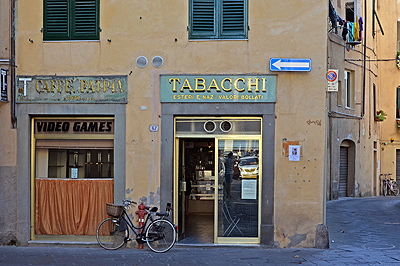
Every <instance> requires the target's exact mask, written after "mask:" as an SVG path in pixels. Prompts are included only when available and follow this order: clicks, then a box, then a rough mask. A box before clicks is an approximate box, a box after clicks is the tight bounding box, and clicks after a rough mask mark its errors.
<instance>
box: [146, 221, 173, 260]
mask: <svg viewBox="0 0 400 266" xmlns="http://www.w3.org/2000/svg"><path fill="white" fill-rule="evenodd" d="M175 241H176V229H175V225H174V224H173V223H172V222H170V221H168V220H166V219H158V220H155V221H153V222H152V223H151V224H150V225H149V226H148V227H147V229H146V242H147V245H148V246H149V248H150V249H151V250H152V251H154V252H157V253H162V252H167V251H168V250H170V249H171V248H172V247H173V246H174V244H175Z"/></svg>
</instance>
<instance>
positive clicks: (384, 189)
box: [383, 182, 387, 196]
mask: <svg viewBox="0 0 400 266" xmlns="http://www.w3.org/2000/svg"><path fill="white" fill-rule="evenodd" d="M386 195H387V184H386V183H385V182H384V183H383V196H386Z"/></svg>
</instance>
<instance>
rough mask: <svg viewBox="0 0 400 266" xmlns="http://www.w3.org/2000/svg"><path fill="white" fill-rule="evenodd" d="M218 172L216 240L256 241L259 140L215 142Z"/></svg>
mask: <svg viewBox="0 0 400 266" xmlns="http://www.w3.org/2000/svg"><path fill="white" fill-rule="evenodd" d="M218 171H219V177H218V237H258V202H259V201H258V197H259V195H258V191H259V189H258V187H259V140H219V141H218Z"/></svg>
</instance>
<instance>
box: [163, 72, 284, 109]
mask: <svg viewBox="0 0 400 266" xmlns="http://www.w3.org/2000/svg"><path fill="white" fill-rule="evenodd" d="M160 84H161V102H166V103H167V102H168V103H172V102H173V103H178V102H202V103H203V102H247V103H257V102H275V101H276V75H161V77H160Z"/></svg>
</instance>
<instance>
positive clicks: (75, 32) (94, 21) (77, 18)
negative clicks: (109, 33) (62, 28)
mask: <svg viewBox="0 0 400 266" xmlns="http://www.w3.org/2000/svg"><path fill="white" fill-rule="evenodd" d="M72 10H73V12H72V14H71V15H72V21H73V23H72V36H71V39H73V40H98V39H99V13H100V12H99V0H75V1H74V2H73V5H72Z"/></svg>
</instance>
